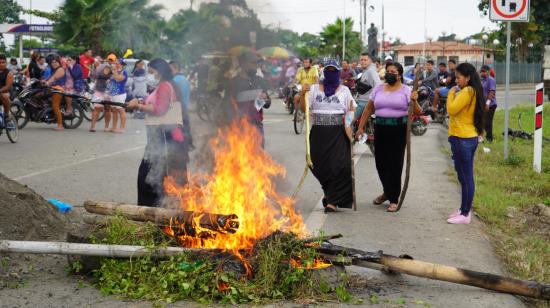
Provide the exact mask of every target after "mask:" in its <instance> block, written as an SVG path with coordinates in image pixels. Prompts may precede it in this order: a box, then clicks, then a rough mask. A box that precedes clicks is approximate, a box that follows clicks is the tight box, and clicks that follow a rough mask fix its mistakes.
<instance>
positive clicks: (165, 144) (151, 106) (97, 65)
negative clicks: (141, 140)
mask: <svg viewBox="0 0 550 308" xmlns="http://www.w3.org/2000/svg"><path fill="white" fill-rule="evenodd" d="M12 60H13V59H12ZM237 60H238V68H235V67H234V66H233V64H234V63H231V62H229V61H223V60H220V59H213V60H212V61H209V63H205V62H204V61H202V60H200V61H199V63H198V64H197V65H196V66H195V68H194V70H193V71H191V72H190V74H189V75H188V76H185V75H184V74H182V73H181V65H180V64H179V63H178V62H176V61H172V62H167V61H165V60H163V59H153V60H151V61H150V62H149V64H148V68H147V70H146V68H145V61H143V60H139V61H137V62H136V63H135V66H134V68H133V69H132V71H131V72H130V73H128V72H127V71H126V69H125V64H126V63H125V61H124V59H122V58H119V57H117V56H116V55H115V54H113V53H111V54H108V55H107V57H106V58H105V59H102V58H100V57H93V54H92V51H91V50H88V51H86V52H85V53H83V54H82V55H80V56H77V55H74V56H73V55H66V56H63V57H60V56H58V55H49V56H47V57H42V56H41V55H39V54H37V53H33V54H32V57H31V62H30V64H29V65H28V66H27V67H26V68H24V69H23V68H21V67H20V66H18V64H17V62H16V61H10V63H9V65H8V64H7V59H6V57H4V56H2V55H0V92H1V93H2V96H1V97H2V103H3V107H4V113H5V114H6V115H9V112H8V111H9V97H7V96H6V95H5V94H6V93H7V91H9V87H10V83H11V81H12V80H13V75H14V72H17V73H21V74H24V75H25V76H27V77H28V78H33V79H40V80H42V81H43V83H44V84H45V85H47V86H48V87H50V88H52V89H55V91H53V92H52V107H53V109H54V113H55V117H56V120H57V127H56V128H55V130H63V126H62V124H61V118H62V114H61V109H60V103H61V101H62V100H63V99H65V100H66V108H65V112H66V113H67V114H68V115H70V113H71V110H72V108H71V100H70V97H69V96H65V95H63V94H64V93H77V94H78V93H82V92H84V91H86V90H87V86H88V84H89V83H93V89H92V90H93V95H92V102H94V109H93V114H92V121H91V126H90V129H89V130H90V132H95V131H96V124H97V119H98V116H99V114H100V113H101V112H104V113H105V127H104V131H105V132H115V133H122V132H124V129H125V125H126V110H136V111H139V112H141V113H144V114H147V115H148V117H147V119H146V122H145V125H146V127H147V140H148V143H147V147H146V150H145V154H144V158H143V160H142V163H141V165H140V167H139V176H138V203H139V204H140V205H148V206H157V205H159V202H161V199H162V194H163V193H162V187H161V186H162V180H159V179H163V178H164V176H166V175H173V176H174V177H176V178H178V179H179V180H180V183H181V184H184V183H186V181H187V179H186V168H187V163H188V160H189V155H188V152H189V150H190V149H191V148H192V147H193V144H192V137H191V128H190V125H189V104H190V95H191V85H190V82H189V80H188V77H189V78H193V79H196V80H197V91H198V92H202V93H205V94H206V95H209V96H210V97H214V96H215V97H222V96H223V97H224V98H225V100H224V101H225V103H226V104H225V108H227V109H228V110H229V112H228V115H230V116H231V118H236V117H246V118H247V119H248V121H249V122H250V123H252V124H253V125H254V126H255V127H256V128H257V129H258V131H259V135H260V136H261V138H262V140H260V141H259V144H261V146H263V145H264V129H263V110H264V109H267V108H269V107H270V104H271V98H270V97H269V95H268V89H276V88H280V87H283V86H285V85H287V84H289V83H296V84H300V85H301V89H302V90H301V92H300V93H298V94H297V95H296V97H295V98H294V100H295V101H294V102H295V106H296V108H305V106H304V99H305V97H306V96H307V97H308V99H309V102H310V106H309V108H310V112H311V115H312V123H313V126H312V128H311V135H310V143H311V158H312V161H313V165H314V168H313V169H312V172H313V174H314V175H315V177H316V178H317V179H318V181H319V183H320V184H321V187H322V189H323V192H324V198H323V204H324V206H325V212H327V213H328V212H336V211H337V209H338V208H349V207H351V204H352V185H351V181H352V178H351V151H350V148H351V146H352V144H353V142H354V140H353V138H354V136H355V138H356V137H357V136H360V135H362V134H363V133H364V132H365V125H366V123H367V121H369V119H371V115H375V119H374V121H375V122H374V127H375V129H374V143H375V149H376V151H375V164H376V169H377V171H378V176H379V178H380V181H381V183H382V187H383V191H382V192H381V194H380V195H379V196H377V197H376V198H375V199H374V200H373V203H374V204H376V205H382V204H384V203H386V202H388V206H387V211H388V212H396V211H397V210H398V208H397V203H398V200H399V197H400V194H401V184H402V183H401V176H402V171H403V162H404V156H405V148H406V139H407V136H406V134H407V129H406V127H407V122H408V121H409V119H408V110H409V107H410V106H411V104H412V106H413V109H414V112H415V113H421V112H422V108H421V107H420V106H419V104H418V102H417V100H418V93H417V92H415V91H413V90H412V86H413V84H412V83H411V82H409V83H408V84H407V82H405V77H408V78H409V80H418V81H417V83H418V86H425V87H428V88H430V89H431V90H432V91H433V97H431V99H432V100H433V104H432V107H433V108H434V110H437V108H438V104H439V101H440V100H441V98H444V97H446V99H447V111H448V115H449V143H450V145H451V151H452V154H453V155H452V156H453V161H454V165H455V169H456V171H457V175H458V179H459V182H460V184H461V187H462V201H461V206H460V208H459V209H457V210H456V211H454V212H453V213H452V214H451V215H450V217H449V219H448V222H449V223H452V224H467V223H470V220H471V208H472V204H473V196H474V190H475V185H474V176H473V157H474V155H475V152H476V149H477V146H478V142H479V141H480V140H481V138H482V136H483V135H485V138H486V139H487V140H488V141H492V139H493V135H492V118H493V116H494V112H495V109H496V99H495V92H496V83H495V81H494V78H493V77H492V76H491V70H490V68H489V67H487V66H483V67H482V68H481V70H480V71H479V73H478V72H477V71H476V69H475V67H474V66H473V65H471V64H469V63H461V64H459V65H457V63H456V62H455V61H454V60H449V61H448V63H439V65H438V70H436V68H435V63H434V62H433V61H431V60H428V61H427V62H426V63H425V65H423V66H421V65H419V64H417V65H416V66H415V67H414V68H413V69H412V70H410V72H409V74H410V75H409V76H406V75H405V71H404V68H403V66H402V65H401V64H400V63H398V62H396V61H393V59H392V57H391V56H387V57H385V58H384V63H383V64H381V63H380V61H379V59H377V58H374V57H372V56H371V55H370V54H368V53H363V54H361V55H360V57H359V59H358V61H355V60H353V61H348V60H347V59H343V60H341V61H340V62H336V61H334V60H329V61H319V62H317V63H314V61H313V60H312V59H311V58H304V59H303V60H302V61H299V60H296V59H289V60H272V61H265V60H263V59H262V58H261V57H260V56H259V55H258V54H256V53H255V52H253V51H247V52H244V53H242V54H241V55H240V56H239V57H238V59H237ZM417 75H418V76H419V78H415V77H416V76H417ZM129 77H131V87H128V86H127V83H128V81H129ZM413 83H414V81H413ZM151 85H153V86H154V87H153V88H154V90H152V89H148V88H149V87H150V86H151ZM354 124H355V125H356V126H357V130H356V132H355V134H354V130H353V125H354ZM484 132H486V134H484ZM159 149H163V150H162V151H160V150H159ZM153 176H156V177H159V178H157V180H156V181H155V180H152V179H151V177H153Z"/></svg>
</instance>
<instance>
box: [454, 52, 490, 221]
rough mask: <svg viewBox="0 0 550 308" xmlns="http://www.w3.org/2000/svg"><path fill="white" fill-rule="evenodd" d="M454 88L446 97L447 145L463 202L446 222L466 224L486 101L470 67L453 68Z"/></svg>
mask: <svg viewBox="0 0 550 308" xmlns="http://www.w3.org/2000/svg"><path fill="white" fill-rule="evenodd" d="M456 84H457V86H456V87H454V88H453V89H451V91H449V96H448V97H447V112H448V114H449V143H450V144H451V152H452V155H453V161H454V165H455V170H456V174H457V176H458V181H459V182H460V186H461V188H462V200H461V203H460V209H459V210H456V211H455V212H453V213H452V214H451V215H450V216H449V219H447V222H448V223H450V224H469V223H470V221H471V219H472V204H473V201H474V192H475V183H474V155H475V152H476V149H477V143H478V136H480V135H481V134H482V133H483V126H484V125H483V116H484V115H483V113H484V105H485V97H484V95H483V86H482V85H481V80H480V78H479V75H478V74H477V72H476V69H475V67H474V66H473V65H471V64H470V63H462V64H460V65H458V66H457V67H456Z"/></svg>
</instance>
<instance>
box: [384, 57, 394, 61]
mask: <svg viewBox="0 0 550 308" xmlns="http://www.w3.org/2000/svg"><path fill="white" fill-rule="evenodd" d="M388 60H390V61H393V58H392V57H391V56H386V57H385V58H384V61H388Z"/></svg>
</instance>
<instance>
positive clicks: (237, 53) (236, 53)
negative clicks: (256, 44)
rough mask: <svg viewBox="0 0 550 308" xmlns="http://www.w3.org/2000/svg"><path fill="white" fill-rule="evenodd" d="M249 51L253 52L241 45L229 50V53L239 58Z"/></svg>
mask: <svg viewBox="0 0 550 308" xmlns="http://www.w3.org/2000/svg"><path fill="white" fill-rule="evenodd" d="M249 51H252V49H250V48H248V47H246V46H242V45H239V46H235V47H233V48H231V49H229V51H228V53H229V54H230V55H231V56H232V57H239V56H240V55H242V54H243V53H246V52H249Z"/></svg>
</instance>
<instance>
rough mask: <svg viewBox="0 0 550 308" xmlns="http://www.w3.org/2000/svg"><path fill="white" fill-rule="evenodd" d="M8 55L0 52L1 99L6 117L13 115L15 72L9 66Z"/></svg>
mask: <svg viewBox="0 0 550 308" xmlns="http://www.w3.org/2000/svg"><path fill="white" fill-rule="evenodd" d="M7 62H8V61H7V59H6V56H5V55H3V54H0V100H1V101H2V106H3V107H4V118H8V117H11V114H10V104H11V102H10V90H11V87H12V86H13V74H12V72H11V71H10V70H9V69H8V67H7Z"/></svg>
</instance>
